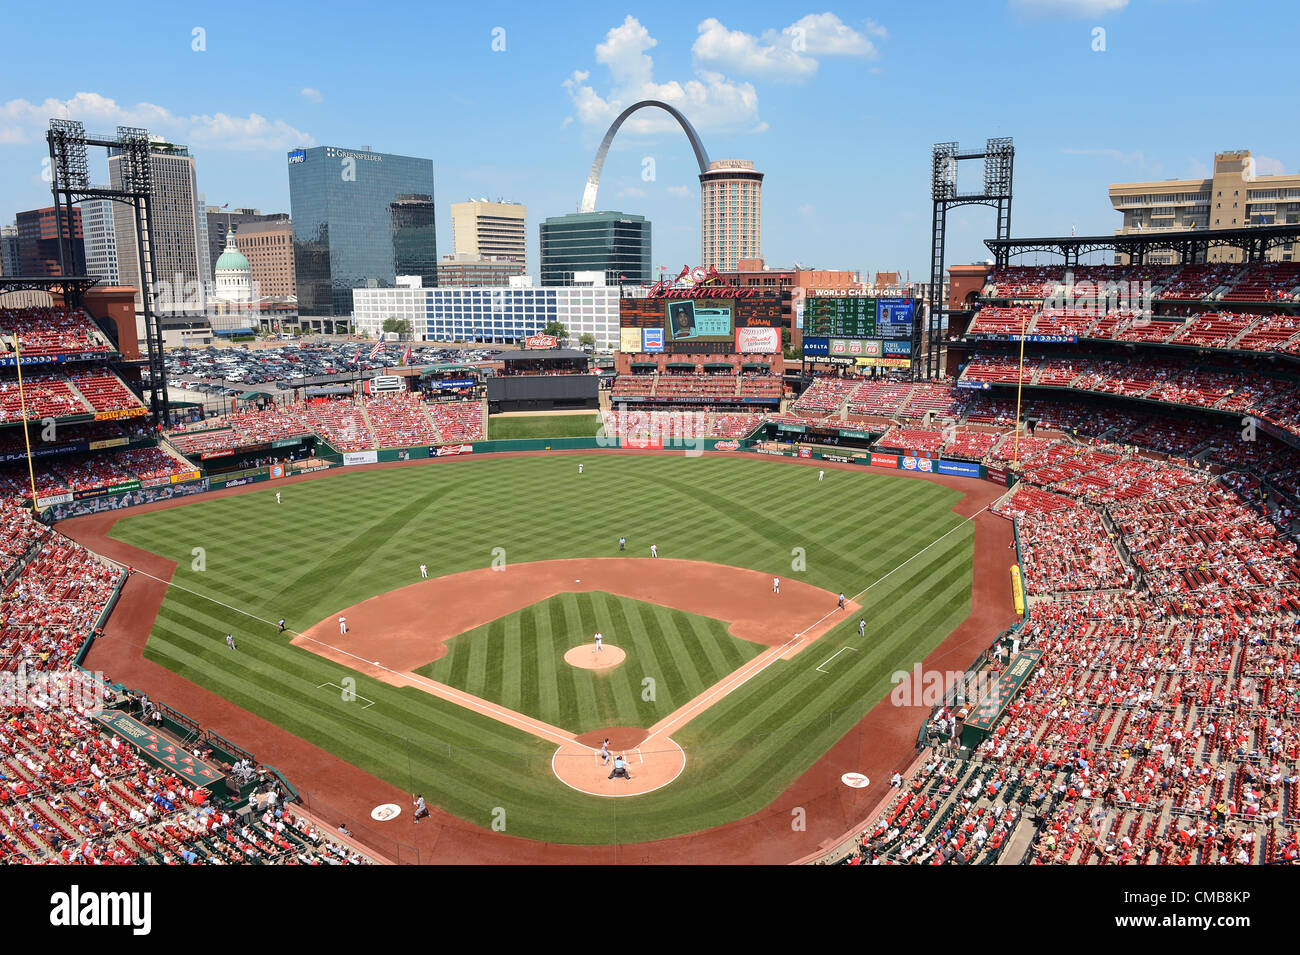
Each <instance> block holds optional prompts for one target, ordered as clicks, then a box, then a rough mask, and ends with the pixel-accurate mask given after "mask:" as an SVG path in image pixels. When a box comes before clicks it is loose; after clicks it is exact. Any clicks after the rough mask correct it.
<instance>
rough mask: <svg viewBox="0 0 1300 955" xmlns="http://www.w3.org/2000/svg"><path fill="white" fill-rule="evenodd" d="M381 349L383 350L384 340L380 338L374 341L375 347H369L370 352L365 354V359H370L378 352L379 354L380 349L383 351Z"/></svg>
mask: <svg viewBox="0 0 1300 955" xmlns="http://www.w3.org/2000/svg"><path fill="white" fill-rule="evenodd" d="M383 350H384V342H383V340H382V339H381V340H379V341H377V342H375V347H374V348H372V349H370V354H369V355H367V356H366V361H370V360H371V359H372V358H374V357H375V356H376V355H378V354H379V353H380V352H381V351H383Z"/></svg>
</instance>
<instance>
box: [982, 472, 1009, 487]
mask: <svg viewBox="0 0 1300 955" xmlns="http://www.w3.org/2000/svg"><path fill="white" fill-rule="evenodd" d="M984 477H985V478H986V479H988V480H990V481H992V482H993V483H994V484H996V485H998V486H999V487H1006V486H1007V472H1006V470H1005V469H1004V468H985V469H984Z"/></svg>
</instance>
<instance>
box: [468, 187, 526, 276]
mask: <svg viewBox="0 0 1300 955" xmlns="http://www.w3.org/2000/svg"><path fill="white" fill-rule="evenodd" d="M527 213H528V210H527V208H526V207H525V206H524V205H523V203H520V202H489V201H488V200H487V199H470V200H467V201H466V202H453V203H452V204H451V238H452V243H453V245H454V246H455V251H456V254H457V255H465V256H469V257H470V258H472V259H484V260H486V259H511V260H514V261H516V262H518V263H519V264H520V265H523V266H525V268H526V263H527V234H526V231H525V230H526V225H525V222H524V220H525V217H526V216H527Z"/></svg>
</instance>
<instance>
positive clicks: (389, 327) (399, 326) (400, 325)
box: [384, 317, 411, 335]
mask: <svg viewBox="0 0 1300 955" xmlns="http://www.w3.org/2000/svg"><path fill="white" fill-rule="evenodd" d="M384 331H386V332H397V333H398V334H399V335H409V334H411V323H410V322H409V321H407V320H406V319H404V318H396V317H390V318H386V319H384Z"/></svg>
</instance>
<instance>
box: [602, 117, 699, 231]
mask: <svg viewBox="0 0 1300 955" xmlns="http://www.w3.org/2000/svg"><path fill="white" fill-rule="evenodd" d="M646 106H656V107H658V108H659V109H662V110H664V111H665V112H666V113H668V115H669V116H671V117H672V118H673V119H675V120H677V124H678V125H679V126H681V127H682V132H684V133H685V134H686V138H687V139H689V140H690V142H691V148H692V149H693V150H695V161H696V162H698V163H699V164H700V172H701V173H706V172H708V171H709V154H708V153H707V152H706V151H705V149H704V143H702V142H701V141H700V134H699V133H697V132H696V131H695V127H694V126H692V125H691V123H690V120H688V119H687V118H686V117H685V116H683V115H682V114H681V113H680V112H679V111H678V110H677V109H676V108H675V107H672V106H669V105H668V104H667V103H663V102H660V101H659V100H657V99H644V100H642V101H641V102H639V103H634V104H633V105H631V106H629V107H628V108H627V109H625V110H623V112H621V113H619V114H618V118H617V119H615V120H614V122H612V123H610V125H609V130H608V131H607V132H606V133H605V138H604V139H602V140H601V141H600V148H599V149H597V150H596V160H595V162H593V163H592V164H591V172H590V173H589V174H588V175H587V185H586V188H584V189H583V190H582V204H581V205H580V206H579V207H578V211H579V212H595V211H596V191H597V190H598V189H600V171H601V169H603V168H604V166H605V154H606V153H607V152H609V144H610V143H611V142H613V141H614V134H615V133H617V132H618V128H619V127H620V126H622V125H623V121H624V120H625V119H627V118H628V117H629V116H631V115H632V114H633V113H635V112H636V111H637V110H639V109H643V108H644V107H646Z"/></svg>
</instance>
